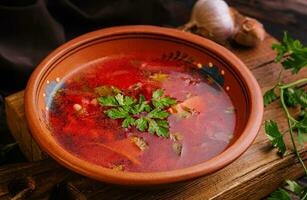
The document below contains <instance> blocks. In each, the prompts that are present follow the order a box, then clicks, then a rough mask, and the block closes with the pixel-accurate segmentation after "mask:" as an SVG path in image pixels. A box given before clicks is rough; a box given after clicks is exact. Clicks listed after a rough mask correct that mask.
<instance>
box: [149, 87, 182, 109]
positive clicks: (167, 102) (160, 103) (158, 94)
mask: <svg viewBox="0 0 307 200" xmlns="http://www.w3.org/2000/svg"><path fill="white" fill-rule="evenodd" d="M163 94H164V91H163V90H162V89H158V90H156V91H154V92H153V94H152V100H151V101H152V104H153V105H154V106H155V107H156V108H160V109H163V108H166V107H169V106H171V105H174V104H176V100H174V99H171V98H170V97H169V96H166V97H162V96H163Z"/></svg>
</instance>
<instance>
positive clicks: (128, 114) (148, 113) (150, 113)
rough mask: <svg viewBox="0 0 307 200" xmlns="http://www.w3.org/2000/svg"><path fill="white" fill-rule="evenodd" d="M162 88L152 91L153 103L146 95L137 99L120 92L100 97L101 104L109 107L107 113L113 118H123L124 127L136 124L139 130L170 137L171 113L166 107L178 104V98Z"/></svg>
mask: <svg viewBox="0 0 307 200" xmlns="http://www.w3.org/2000/svg"><path fill="white" fill-rule="evenodd" d="M163 95H164V91H163V90H162V89H158V90H155V91H154V92H153V93H152V97H151V104H150V102H149V101H146V99H145V97H144V95H140V97H139V99H138V100H136V99H135V98H133V97H130V96H125V95H123V94H122V93H118V94H117V95H115V96H107V97H99V98H98V102H99V103H100V105H102V106H105V107H109V108H110V109H108V110H105V111H104V112H105V114H106V115H107V116H108V117H109V118H111V119H123V121H122V127H124V128H129V127H131V126H135V127H136V128H137V129H138V130H139V131H142V132H144V131H146V130H147V131H148V132H149V133H151V134H156V135H157V136H161V137H169V135H170V134H169V124H168V121H167V118H168V117H169V116H170V113H169V112H167V111H166V110H165V109H166V108H168V107H170V106H171V105H174V104H176V103H177V102H176V100H174V99H172V98H170V97H169V96H163Z"/></svg>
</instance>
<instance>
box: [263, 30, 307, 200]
mask: <svg viewBox="0 0 307 200" xmlns="http://www.w3.org/2000/svg"><path fill="white" fill-rule="evenodd" d="M272 48H273V49H274V50H275V51H276V52H277V57H276V58H275V61H276V62H280V63H281V64H282V66H283V68H284V69H282V71H281V72H280V76H279V78H278V82H277V84H276V85H275V86H274V87H273V88H272V89H270V90H268V91H267V92H266V93H265V94H264V105H265V107H266V106H268V105H269V104H270V103H272V102H274V101H276V100H278V99H279V101H280V103H281V106H282V108H283V110H284V112H285V114H286V118H287V122H288V128H287V130H286V131H284V132H281V131H280V129H279V127H278V124H277V122H275V121H273V120H268V121H265V133H266V135H267V137H268V138H269V140H270V141H271V143H272V146H273V147H275V148H276V149H277V150H278V153H279V154H280V155H281V156H284V155H285V154H286V151H287V148H286V144H285V141H284V136H285V134H289V135H290V138H291V143H292V146H293V149H294V153H295V155H296V157H297V158H298V160H299V162H300V163H301V165H302V167H303V169H304V172H305V175H307V168H306V166H305V164H304V162H303V160H302V158H301V155H300V153H299V151H298V148H297V144H296V142H295V140H296V141H298V142H299V143H300V144H301V145H303V143H304V142H307V111H306V109H307V93H306V91H305V90H304V89H300V88H298V87H299V86H303V85H304V84H307V78H302V79H300V80H297V81H294V82H292V83H283V82H282V72H283V71H284V70H291V71H292V73H293V74H297V73H299V71H300V70H302V69H303V68H306V67H307V47H304V46H303V45H302V44H301V43H300V41H298V40H294V39H292V38H291V37H290V36H289V35H288V34H287V33H285V34H284V37H283V40H282V42H281V43H280V44H273V45H272ZM278 94H279V95H278ZM290 107H296V108H297V109H299V114H298V116H294V115H292V114H291V113H290V111H289V108H290ZM286 182H287V184H288V190H290V191H292V192H293V193H295V194H297V195H299V196H300V198H301V199H307V188H304V187H302V186H300V185H299V184H297V183H296V182H295V181H289V180H288V181H286ZM268 199H269V200H277V199H278V200H290V199H291V198H290V196H289V194H288V193H287V191H286V190H283V189H278V190H277V191H275V192H273V193H272V194H271V196H270V197H269V198H268Z"/></svg>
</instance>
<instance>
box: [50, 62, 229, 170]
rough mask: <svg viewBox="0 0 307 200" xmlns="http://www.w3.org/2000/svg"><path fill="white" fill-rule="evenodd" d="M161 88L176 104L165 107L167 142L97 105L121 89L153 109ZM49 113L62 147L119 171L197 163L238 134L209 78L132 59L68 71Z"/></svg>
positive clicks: (188, 69) (223, 96)
mask: <svg viewBox="0 0 307 200" xmlns="http://www.w3.org/2000/svg"><path fill="white" fill-rule="evenodd" d="M159 89H162V90H163V91H164V94H163V96H165V97H170V98H172V99H174V100H176V102H177V103H176V104H174V105H171V106H167V107H166V108H165V111H166V112H168V113H169V116H168V117H167V118H165V120H166V121H167V122H168V126H169V128H167V130H168V134H167V135H164V137H162V136H158V135H157V134H152V133H150V132H149V131H148V130H147V129H145V130H144V131H140V130H139V129H138V128H137V127H136V126H130V127H127V128H124V127H123V126H122V124H123V119H112V118H110V117H109V116H107V115H106V112H105V111H106V110H108V109H110V108H108V107H106V106H102V105H101V102H99V98H100V97H101V96H104V97H108V96H112V95H114V94H116V93H118V92H119V91H120V93H121V94H123V95H126V96H129V97H131V98H133V99H135V100H138V99H139V98H140V95H144V97H145V100H146V101H148V102H149V105H150V106H152V102H151V98H152V94H153V93H154V92H155V91H157V90H159ZM48 113H49V114H48V121H49V122H50V127H51V129H52V133H53V135H54V137H55V138H56V140H57V141H58V143H59V144H61V146H62V147H63V148H64V149H66V150H67V151H69V152H70V153H71V154H73V155H75V156H77V157H79V158H81V159H83V160H86V161H88V162H90V163H94V164H96V165H99V166H103V167H106V168H111V169H114V170H121V171H133V172H156V171H167V170H174V169H179V168H184V167H189V166H192V165H195V164H199V163H201V162H203V161H206V160H208V159H210V158H212V157H214V156H216V155H217V154H219V153H221V152H222V151H223V150H225V149H226V148H227V146H228V144H229V143H230V142H231V138H232V136H233V132H234V130H235V112H234V108H233V105H232V102H231V100H230V98H229V96H228V95H227V94H226V92H225V91H224V90H223V88H222V87H221V86H219V85H218V84H217V83H216V82H214V81H213V79H212V78H210V77H209V78H208V77H207V76H204V75H203V74H201V73H200V72H199V70H198V69H197V68H192V67H188V66H185V65H183V64H182V65H178V63H176V62H174V61H161V60H158V61H157V60H152V59H140V58H138V59H137V58H134V57H129V56H125V57H110V58H103V59H99V60H96V61H94V62H91V63H89V64H87V65H85V66H83V67H80V68H78V69H77V70H76V71H75V72H73V73H71V74H68V75H67V76H66V77H64V79H63V80H62V81H61V83H60V87H58V89H57V90H55V91H54V93H53V98H52V101H51V102H50V105H49V112H48ZM138 116H139V117H140V116H145V114H144V113H140V114H138ZM133 117H136V116H133ZM165 130H166V129H165Z"/></svg>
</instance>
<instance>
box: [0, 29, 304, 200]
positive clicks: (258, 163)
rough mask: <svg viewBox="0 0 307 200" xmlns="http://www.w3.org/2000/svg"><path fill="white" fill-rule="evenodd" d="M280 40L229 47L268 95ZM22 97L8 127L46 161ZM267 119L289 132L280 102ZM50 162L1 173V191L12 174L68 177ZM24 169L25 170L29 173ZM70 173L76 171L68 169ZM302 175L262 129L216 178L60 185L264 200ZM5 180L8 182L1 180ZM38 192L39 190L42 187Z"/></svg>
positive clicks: (13, 99) (109, 192)
mask: <svg viewBox="0 0 307 200" xmlns="http://www.w3.org/2000/svg"><path fill="white" fill-rule="evenodd" d="M276 42H277V41H276V40H275V39H274V38H273V37H271V36H270V35H267V37H266V39H265V41H264V42H263V43H262V44H261V45H260V46H258V47H257V48H243V47H229V49H230V50H231V51H232V52H234V53H235V54H236V55H237V56H238V57H239V58H241V59H242V61H243V62H244V63H245V64H246V65H247V66H248V67H249V69H250V70H251V71H252V73H253V74H254V76H255V77H256V79H257V80H258V83H259V84H260V87H261V88H262V91H263V92H265V91H266V90H267V89H268V88H270V87H271V86H272V85H274V83H275V82H276V79H277V76H278V74H279V72H280V69H281V66H280V65H279V64H276V63H274V57H275V52H274V51H273V50H271V45H272V43H276ZM300 77H307V70H303V71H302V72H301V73H300V74H299V75H295V76H294V75H291V73H290V72H285V73H284V81H285V82H289V81H293V80H295V79H298V78H300ZM23 94H24V93H23V91H22V92H19V93H16V94H13V95H11V96H9V97H7V98H6V112H7V120H8V124H9V127H10V129H11V132H12V134H13V135H14V137H15V138H16V140H17V141H18V142H19V145H20V147H21V149H22V151H23V152H24V154H25V155H26V157H27V158H28V159H29V160H30V161H35V160H42V159H44V158H46V157H47V156H46V155H45V154H44V153H43V152H42V151H41V150H40V149H39V147H38V146H37V144H36V143H35V141H34V140H33V139H32V138H31V135H30V133H29V130H28V129H27V125H26V121H25V116H24V107H23V106H24V105H23ZM266 119H274V120H276V121H277V122H278V123H279V124H280V125H281V126H280V127H281V129H285V128H286V120H285V118H284V113H283V112H282V110H281V108H280V105H279V103H278V102H275V103H273V104H272V105H270V106H269V107H267V108H266V109H265V112H264V120H266ZM286 140H287V143H288V144H290V142H289V138H286ZM290 152H291V151H290ZM301 152H302V157H303V159H304V160H305V161H307V152H306V148H302V149H301ZM49 162H50V160H49V159H47V160H43V161H39V162H36V163H31V164H25V166H26V167H19V168H17V169H13V168H6V169H5V170H0V197H1V192H2V194H3V197H4V196H5V195H8V193H5V191H6V190H5V187H4V185H3V184H6V183H7V182H8V181H9V180H10V178H8V177H10V176H8V175H7V174H18V173H23V174H24V173H26V174H27V176H32V177H33V178H34V179H39V180H41V179H45V180H49V179H50V176H48V174H50V173H53V174H55V175H54V176H53V177H63V176H62V175H61V176H60V175H59V173H63V171H66V170H63V169H62V167H60V166H58V164H56V163H54V162H52V165H49V164H46V163H49ZM41 168H42V169H41ZM59 168H60V169H61V170H59ZM25 169H26V172H25V171H24V170H25ZM37 169H40V170H37ZM44 169H45V171H44ZM42 170H43V171H44V173H45V174H46V175H45V177H44V176H43V175H44V173H42ZM67 173H71V172H68V170H67ZM57 175H58V176H57ZM302 175H303V170H302V168H301V166H300V165H299V164H298V161H297V159H296V158H295V156H294V155H293V154H291V153H289V154H287V155H286V156H285V157H284V158H283V159H281V158H280V157H278V156H277V154H276V151H275V150H274V149H272V148H271V145H270V142H269V141H268V139H267V138H266V136H265V134H264V130H263V127H261V130H260V131H259V134H258V136H257V138H256V140H255V141H254V143H253V145H252V146H251V147H250V148H249V149H248V150H247V151H246V152H245V153H244V154H243V155H242V156H241V157H240V158H239V159H237V160H236V161H235V162H233V163H232V164H230V165H229V166H227V167H225V168H224V169H222V170H220V171H218V172H216V173H214V174H211V175H208V176H205V177H201V178H198V179H196V180H192V181H189V182H186V183H184V184H181V185H178V186H175V187H173V188H171V189H163V190H155V191H133V190H128V189H122V188H121V189H119V188H117V187H114V186H111V185H107V184H102V183H97V182H96V181H93V180H89V179H87V178H85V177H81V176H78V175H76V174H73V175H70V178H68V179H65V180H64V183H65V184H60V186H61V185H62V186H63V185H64V186H63V187H64V190H65V191H66V192H67V191H68V192H69V191H70V192H71V188H73V189H72V191H73V192H72V194H75V192H76V191H77V193H78V195H81V196H79V197H82V198H85V199H165V200H166V199H230V200H231V199H234V200H235V199H236V200H238V199H260V198H262V197H264V196H266V195H268V194H269V193H270V192H272V191H273V190H274V189H276V188H277V187H278V186H279V185H280V183H281V182H282V181H283V180H284V179H294V178H297V177H299V176H302ZM7 176H8V177H7ZM42 176H43V177H44V178H42ZM38 177H39V178H38ZM4 178H6V179H4ZM1 180H6V181H2V182H1ZM59 181H63V179H62V178H58V179H56V178H53V179H52V181H48V187H47V186H45V187H44V189H45V190H44V192H45V193H46V195H49V194H50V193H48V191H49V192H50V190H49V189H51V188H52V185H55V184H56V183H57V182H59ZM62 183H63V182H62ZM1 184H2V185H1ZM1 186H2V187H1ZM42 186H43V185H42ZM42 186H41V187H42ZM68 186H69V187H68ZM3 187H4V189H3ZM1 188H2V191H1ZM37 188H40V186H38V187H37ZM46 188H49V189H46ZM60 191H61V190H60ZM36 192H37V191H36ZM33 194H35V192H34V193H33ZM82 198H81V199H82Z"/></svg>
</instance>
